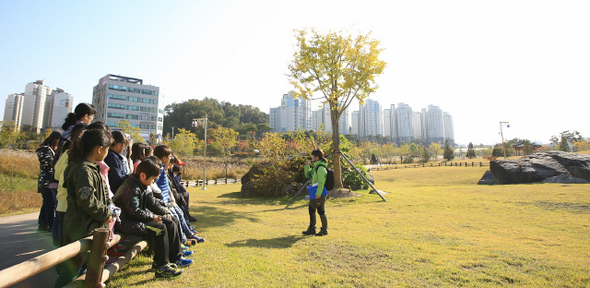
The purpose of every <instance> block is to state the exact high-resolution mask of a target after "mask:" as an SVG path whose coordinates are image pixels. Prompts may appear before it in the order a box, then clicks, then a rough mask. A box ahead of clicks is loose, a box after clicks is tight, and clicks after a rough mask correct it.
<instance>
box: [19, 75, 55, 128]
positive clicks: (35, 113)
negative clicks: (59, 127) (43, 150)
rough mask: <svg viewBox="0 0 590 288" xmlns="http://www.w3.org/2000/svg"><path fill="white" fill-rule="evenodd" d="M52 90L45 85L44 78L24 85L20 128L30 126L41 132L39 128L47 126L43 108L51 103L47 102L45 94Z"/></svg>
mask: <svg viewBox="0 0 590 288" xmlns="http://www.w3.org/2000/svg"><path fill="white" fill-rule="evenodd" d="M52 91H53V89H52V88H50V87H48V86H45V81H44V80H38V81H35V82H33V83H29V84H27V86H26V87H25V94H24V95H25V99H24V103H25V105H24V106H23V112H22V121H21V122H22V123H21V128H23V127H24V126H27V125H28V126H31V128H32V129H33V131H34V132H35V133H39V132H41V129H43V128H45V127H49V123H47V122H46V121H47V117H45V110H46V108H47V107H49V106H50V105H51V104H50V103H48V102H47V96H48V95H50V94H51V92H52Z"/></svg>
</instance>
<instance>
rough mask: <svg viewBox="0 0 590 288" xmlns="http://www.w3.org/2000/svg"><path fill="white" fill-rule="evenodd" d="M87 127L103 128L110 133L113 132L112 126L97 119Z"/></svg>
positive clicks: (91, 128)
mask: <svg viewBox="0 0 590 288" xmlns="http://www.w3.org/2000/svg"><path fill="white" fill-rule="evenodd" d="M87 129H88V130H93V129H102V130H104V131H106V132H107V133H109V134H110V133H111V127H109V126H107V125H105V124H104V123H102V122H100V121H96V122H94V123H92V124H90V125H88V127H87Z"/></svg>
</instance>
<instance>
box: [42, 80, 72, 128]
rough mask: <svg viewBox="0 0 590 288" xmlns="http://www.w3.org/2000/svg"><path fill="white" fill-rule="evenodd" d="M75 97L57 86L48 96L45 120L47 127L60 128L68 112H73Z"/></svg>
mask: <svg viewBox="0 0 590 288" xmlns="http://www.w3.org/2000/svg"><path fill="white" fill-rule="evenodd" d="M73 101H74V98H73V97H72V95H70V93H67V92H65V91H64V90H63V89H60V88H57V89H55V90H53V91H52V92H51V94H50V95H49V96H47V100H46V105H45V120H44V122H45V123H47V124H46V127H51V129H52V130H54V131H55V130H60V129H61V126H62V125H63V123H64V121H65V119H66V117H67V116H68V113H71V112H72V109H73V108H72V105H73V104H74V103H73Z"/></svg>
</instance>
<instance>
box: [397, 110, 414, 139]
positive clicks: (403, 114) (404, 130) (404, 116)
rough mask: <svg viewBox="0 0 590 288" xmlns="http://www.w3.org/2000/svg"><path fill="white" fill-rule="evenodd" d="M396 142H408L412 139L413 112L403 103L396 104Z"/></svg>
mask: <svg viewBox="0 0 590 288" xmlns="http://www.w3.org/2000/svg"><path fill="white" fill-rule="evenodd" d="M396 116H397V142H398V143H403V142H410V141H412V139H414V112H412V107H410V105H408V104H405V103H398V104H397V112H396Z"/></svg>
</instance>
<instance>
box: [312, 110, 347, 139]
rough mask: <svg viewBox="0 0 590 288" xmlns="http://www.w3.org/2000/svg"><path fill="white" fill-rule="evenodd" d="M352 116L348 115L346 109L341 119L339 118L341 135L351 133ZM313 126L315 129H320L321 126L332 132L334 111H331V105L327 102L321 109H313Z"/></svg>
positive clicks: (322, 128) (324, 129)
mask: <svg viewBox="0 0 590 288" xmlns="http://www.w3.org/2000/svg"><path fill="white" fill-rule="evenodd" d="M349 118H350V116H349V115H348V109H346V110H344V112H342V114H340V119H339V120H338V132H339V134H340V135H346V134H350V120H349ZM311 122H312V127H311V129H312V130H313V131H319V130H320V128H321V130H322V131H326V132H329V133H331V132H332V130H333V129H332V113H331V111H330V107H329V106H328V105H327V104H326V105H324V107H322V108H321V109H320V110H317V111H312V116H311Z"/></svg>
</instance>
